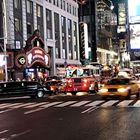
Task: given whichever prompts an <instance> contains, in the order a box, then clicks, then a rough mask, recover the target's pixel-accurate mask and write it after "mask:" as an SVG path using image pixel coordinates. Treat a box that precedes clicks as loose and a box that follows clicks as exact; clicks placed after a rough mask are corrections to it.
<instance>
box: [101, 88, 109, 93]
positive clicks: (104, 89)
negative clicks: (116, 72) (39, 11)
mask: <svg viewBox="0 0 140 140" xmlns="http://www.w3.org/2000/svg"><path fill="white" fill-rule="evenodd" d="M99 92H108V89H106V88H102V89H100V90H99Z"/></svg>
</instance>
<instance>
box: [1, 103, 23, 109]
mask: <svg viewBox="0 0 140 140" xmlns="http://www.w3.org/2000/svg"><path fill="white" fill-rule="evenodd" d="M20 104H22V103H11V104H7V105H4V106H1V107H0V109H3V108H8V107H13V106H17V105H20Z"/></svg>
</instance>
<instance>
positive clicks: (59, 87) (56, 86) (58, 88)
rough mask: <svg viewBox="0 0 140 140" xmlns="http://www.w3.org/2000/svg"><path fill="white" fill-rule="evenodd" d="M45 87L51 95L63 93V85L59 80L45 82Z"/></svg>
mask: <svg viewBox="0 0 140 140" xmlns="http://www.w3.org/2000/svg"><path fill="white" fill-rule="evenodd" d="M45 86H46V88H47V89H48V90H50V91H51V93H53V94H58V93H62V92H64V91H65V83H64V82H62V81H61V80H55V79H52V80H49V81H46V82H45Z"/></svg>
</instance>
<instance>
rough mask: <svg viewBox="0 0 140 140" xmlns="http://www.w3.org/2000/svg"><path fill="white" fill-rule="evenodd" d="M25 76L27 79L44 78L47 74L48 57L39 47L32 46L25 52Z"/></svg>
mask: <svg viewBox="0 0 140 140" xmlns="http://www.w3.org/2000/svg"><path fill="white" fill-rule="evenodd" d="M26 58H27V63H26V68H25V74H26V77H28V78H29V79H30V78H31V79H44V78H46V77H47V76H48V74H49V67H50V57H49V55H48V54H47V53H46V52H45V50H43V49H42V48H40V47H34V48H32V49H31V50H30V51H29V52H27V53H26Z"/></svg>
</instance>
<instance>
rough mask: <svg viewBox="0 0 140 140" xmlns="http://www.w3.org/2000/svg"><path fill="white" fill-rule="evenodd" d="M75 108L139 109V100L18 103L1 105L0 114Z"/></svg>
mask: <svg viewBox="0 0 140 140" xmlns="http://www.w3.org/2000/svg"><path fill="white" fill-rule="evenodd" d="M63 107H69V108H77V107H86V108H88V107H89V108H90V107H98V108H107V107H140V100H132V99H131V100H96V101H92V100H83V101H54V102H48V101H44V102H27V103H24V102H19V103H1V104H0V114H2V113H5V112H9V111H12V110H16V109H24V114H31V113H34V112H37V111H41V110H46V109H48V108H63Z"/></svg>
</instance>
